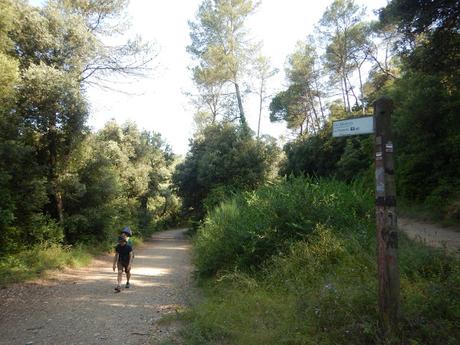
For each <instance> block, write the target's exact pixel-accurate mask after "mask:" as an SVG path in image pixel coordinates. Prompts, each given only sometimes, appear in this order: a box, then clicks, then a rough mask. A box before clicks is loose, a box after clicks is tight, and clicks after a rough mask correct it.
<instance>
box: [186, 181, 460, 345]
mask: <svg viewBox="0 0 460 345" xmlns="http://www.w3.org/2000/svg"><path fill="white" fill-rule="evenodd" d="M373 214H374V212H373V200H372V196H371V195H370V194H369V193H368V192H366V191H365V190H362V189H361V188H359V186H353V187H350V186H347V185H345V184H342V183H339V182H337V181H327V180H322V181H314V180H311V179H301V178H299V179H293V180H290V181H284V182H281V183H280V184H277V185H273V186H267V187H263V188H261V189H259V190H257V191H255V192H252V193H243V194H240V195H238V196H236V197H235V198H233V199H232V200H230V201H228V202H225V203H223V204H221V205H220V206H219V207H217V208H216V209H215V210H214V211H212V212H211V213H210V215H209V217H208V218H207V219H206V221H205V222H204V225H203V226H202V227H201V228H200V229H199V231H198V233H197V238H196V240H195V261H196V264H197V269H198V272H199V273H200V276H201V282H202V285H203V286H204V289H205V293H206V299H205V301H204V302H203V303H202V304H199V305H196V306H195V307H194V308H192V310H190V311H189V312H188V313H186V315H185V318H186V319H187V320H188V322H187V327H186V329H185V331H184V336H185V339H186V340H187V341H188V343H189V344H242V345H243V344H244V345H246V344H247V345H257V344H260V345H262V344H264V345H270V344H273V345H280V344H292V345H294V344H299V345H300V344H312V345H313V344H315V345H316V344H363V345H364V344H366V345H369V344H386V343H395V344H410V345H416V344H420V345H422V344H424V345H425V344H426V345H428V344H458V343H459V339H460V333H459V330H460V327H458V326H459V324H458V320H460V289H459V287H460V264H459V261H458V260H456V259H454V258H451V257H448V256H446V255H444V254H443V253H441V252H438V251H435V250H432V249H429V248H426V247H424V246H422V245H419V244H416V243H414V242H412V241H410V240H408V239H407V238H406V237H405V236H404V235H401V236H400V237H401V240H400V270H401V295H402V296H401V301H402V314H401V322H400V325H401V329H400V334H399V336H398V339H383V338H382V337H381V334H380V331H379V318H378V308H377V268H376V259H375V256H376V254H375V230H374V225H373V224H374V221H373Z"/></svg>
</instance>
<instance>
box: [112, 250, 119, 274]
mask: <svg viewBox="0 0 460 345" xmlns="http://www.w3.org/2000/svg"><path fill="white" fill-rule="evenodd" d="M117 261H118V253H115V257H114V258H113V271H114V272H115V268H116V267H117Z"/></svg>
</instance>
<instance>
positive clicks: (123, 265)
mask: <svg viewBox="0 0 460 345" xmlns="http://www.w3.org/2000/svg"><path fill="white" fill-rule="evenodd" d="M128 266H129V262H123V261H118V262H117V268H118V270H119V271H125V272H126V273H129V269H128Z"/></svg>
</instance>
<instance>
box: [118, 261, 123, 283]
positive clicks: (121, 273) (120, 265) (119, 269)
mask: <svg viewBox="0 0 460 345" xmlns="http://www.w3.org/2000/svg"><path fill="white" fill-rule="evenodd" d="M117 268H118V275H117V283H118V285H120V284H121V279H122V277H123V265H122V264H121V262H119V261H118V263H117Z"/></svg>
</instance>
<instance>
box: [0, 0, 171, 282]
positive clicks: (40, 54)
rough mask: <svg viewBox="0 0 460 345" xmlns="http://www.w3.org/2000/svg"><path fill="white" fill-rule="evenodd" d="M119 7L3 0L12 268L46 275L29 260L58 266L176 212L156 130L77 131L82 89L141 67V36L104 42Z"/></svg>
mask: <svg viewBox="0 0 460 345" xmlns="http://www.w3.org/2000/svg"><path fill="white" fill-rule="evenodd" d="M126 5H127V1H124V0H121V1H108V2H107V1H90V2H86V1H67V0H53V1H51V0H50V1H47V2H45V3H44V4H43V6H42V7H40V8H38V7H34V6H31V5H29V4H28V3H27V2H26V1H22V0H21V1H11V0H0V161H1V164H0V232H1V233H2V237H1V238H0V255H1V256H2V258H3V259H4V260H5V262H7V263H8V265H7V266H9V267H10V268H11V269H13V271H14V269H18V270H19V271H21V270H23V269H27V268H28V267H29V268H30V270H31V271H32V270H34V269H36V270H37V272H38V271H40V270H43V267H40V265H39V264H38V261H39V260H38V261H37V266H36V267H35V268H34V267H33V266H31V265H30V262H29V261H30V260H29V259H30V257H32V256H33V255H35V254H36V256H37V258H38V257H40V256H41V255H44V257H46V255H47V254H46V248H48V249H49V252H50V253H51V252H52V253H51V254H50V257H51V256H54V258H55V259H56V260H57V261H59V260H61V259H62V260H64V261H65V260H67V259H65V258H66V257H67V256H68V255H70V256H72V255H73V254H72V253H74V254H75V253H77V254H78V250H77V251H69V250H68V247H66V248H67V249H64V248H61V247H60V245H62V244H65V245H67V244H71V245H75V244H78V243H88V244H93V245H94V244H95V243H97V244H98V245H99V244H104V243H108V242H109V241H113V235H114V233H116V232H117V231H119V229H120V227H121V226H122V225H130V226H132V227H133V228H134V230H135V231H137V234H138V235H140V236H141V235H142V234H143V232H146V231H149V230H152V229H153V228H154V227H156V226H159V224H160V223H162V222H167V221H169V220H171V219H172V218H174V215H175V214H176V213H177V210H178V207H179V202H178V199H177V198H176V197H175V196H173V194H172V193H171V192H170V189H169V180H170V175H171V171H172V169H173V167H174V157H173V155H172V153H171V152H170V149H169V148H168V147H167V145H165V143H164V142H163V140H162V139H161V137H160V135H159V134H157V133H148V132H141V131H140V130H139V129H137V128H136V127H135V126H134V125H132V124H125V125H123V126H122V127H120V126H118V125H117V124H116V123H109V124H107V125H106V127H105V128H104V129H102V130H101V131H99V132H97V133H91V132H90V130H89V129H88V128H87V127H86V120H87V117H88V113H89V110H88V109H89V105H88V102H87V99H86V94H85V92H86V89H87V83H88V82H91V83H103V81H102V79H101V77H104V76H106V75H107V74H108V73H109V72H111V73H121V74H123V75H129V74H130V73H137V74H138V73H139V72H142V71H143V68H144V66H145V63H146V62H148V61H149V59H150V57H149V51H150V50H149V46H148V45H146V44H144V43H143V42H141V41H140V40H134V41H128V42H125V43H122V44H121V45H111V46H106V45H105V44H104V43H103V42H104V38H105V37H107V36H112V35H116V34H117V33H120V32H121V31H120V29H118V28H117V25H120V24H121V18H122V16H121V15H122V13H123V11H124V10H125V8H126ZM121 26H122V25H120V27H121ZM34 253H35V254H34ZM69 253H70V254H69ZM28 258H29V259H28ZM53 260H54V259H53ZM53 260H51V261H53ZM50 266H60V264H56V265H54V264H52V263H51V262H50ZM5 267H6V266H5ZM5 267H2V274H3V273H5V272H3V268H5ZM13 271H10V273H11V274H13V273H12V272H13ZM19 271H18V272H19ZM26 273H27V272H24V275H25V276H26V275H27V274H26ZM21 275H22V273H20V272H19V273H18V276H21Z"/></svg>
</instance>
